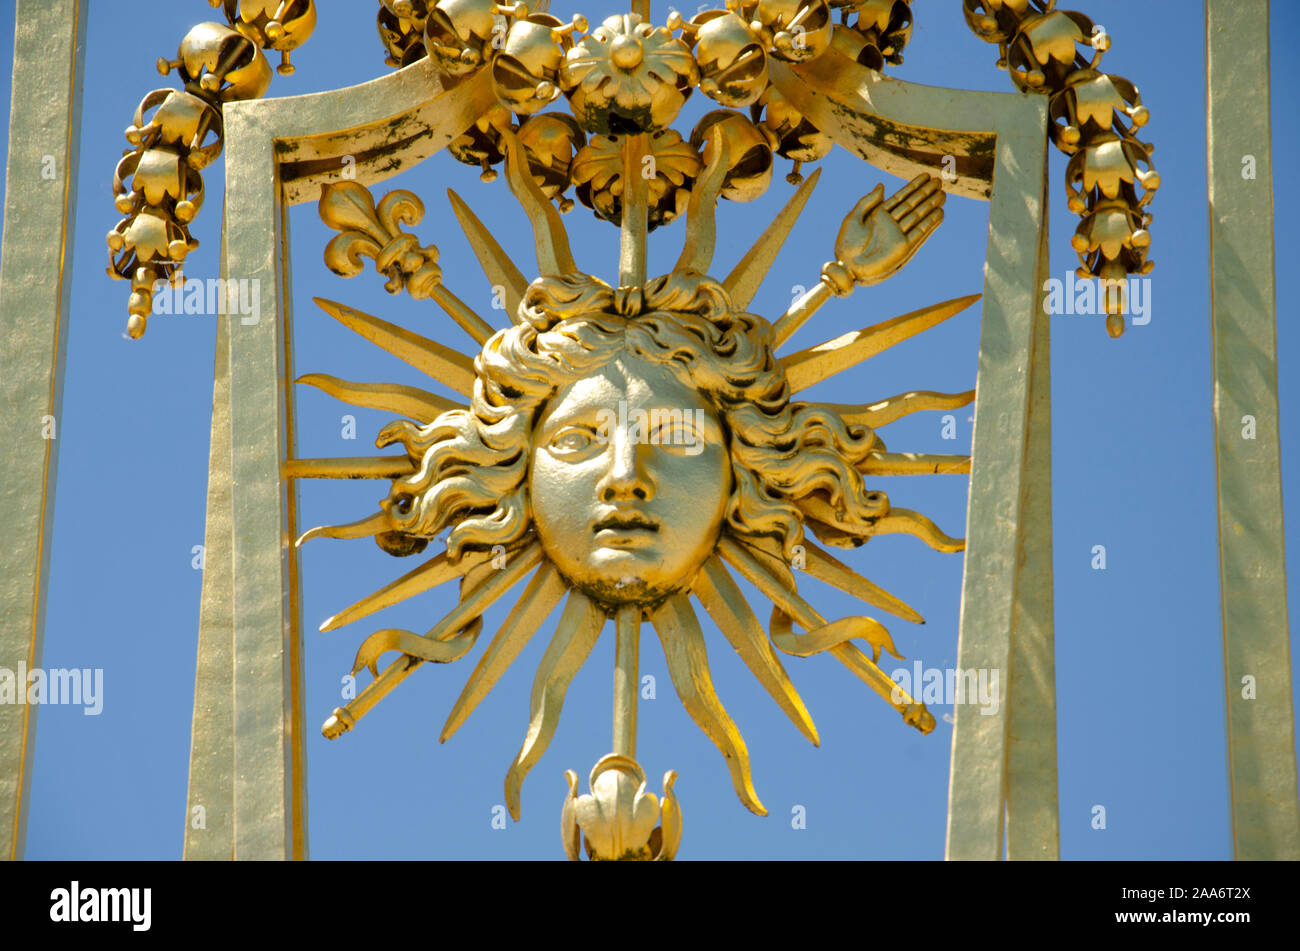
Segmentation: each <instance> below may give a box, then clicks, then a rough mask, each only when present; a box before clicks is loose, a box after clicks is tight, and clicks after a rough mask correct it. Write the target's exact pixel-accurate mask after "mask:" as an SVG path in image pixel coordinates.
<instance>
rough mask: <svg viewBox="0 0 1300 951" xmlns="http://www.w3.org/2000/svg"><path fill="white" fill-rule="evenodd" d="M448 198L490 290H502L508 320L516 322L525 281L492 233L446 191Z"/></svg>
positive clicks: (454, 196) (460, 201) (452, 192)
mask: <svg viewBox="0 0 1300 951" xmlns="http://www.w3.org/2000/svg"><path fill="white" fill-rule="evenodd" d="M447 197H448V198H450V199H451V210H452V211H453V212H455V214H456V220H457V221H459V222H460V227H461V230H462V231H464V232H465V237H466V238H467V239H468V240H469V246H470V247H471V248H473V250H474V255H475V257H477V258H478V262H479V266H480V267H482V268H483V273H484V274H486V275H487V279H488V281H489V282H490V283H491V284H492V286H493V287H500V288H501V289H502V293H503V296H504V297H505V300H504V301H503V303H504V304H505V307H506V313H507V314H508V315H509V317H510V321H511V322H512V323H516V324H517V323H519V321H520V320H521V319H522V318H521V317H520V316H519V302H520V301H521V300H523V299H524V291H526V290H527V289H528V279H527V278H525V277H524V276H523V274H521V273H520V272H519V268H517V267H515V262H514V261H512V260H510V256H509V255H507V254H506V252H505V251H504V250H502V248H501V245H499V244H497V239H496V238H494V237H492V232H490V231H488V229H487V226H486V225H484V224H483V222H482V221H480V220H479V218H478V216H477V215H476V214H474V212H473V211H471V210H470V207H469V205H467V204H465V200H464V199H463V198H461V197H460V196H459V195H457V194H456V193H455V192H454V191H452V190H451V189H450V188H449V189H447Z"/></svg>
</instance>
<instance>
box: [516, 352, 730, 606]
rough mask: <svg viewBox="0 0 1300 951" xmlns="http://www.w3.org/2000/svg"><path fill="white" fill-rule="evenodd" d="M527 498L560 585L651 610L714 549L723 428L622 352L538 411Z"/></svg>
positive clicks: (692, 391)
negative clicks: (562, 582)
mask: <svg viewBox="0 0 1300 951" xmlns="http://www.w3.org/2000/svg"><path fill="white" fill-rule="evenodd" d="M679 372H680V371H679ZM528 495H529V499H530V501H531V504H532V508H533V518H534V521H535V523H536V527H537V534H538V537H539V538H540V539H541V543H542V551H544V552H545V553H546V556H547V557H548V558H549V559H550V560H551V561H552V562H553V563H554V564H555V566H556V567H557V568H558V569H559V571H560V574H561V575H563V576H564V578H565V579H566V580H567V581H568V582H569V583H570V584H573V585H574V586H576V587H578V588H580V589H582V590H583V591H584V592H586V593H587V594H588V595H589V596H591V597H593V598H596V599H597V600H599V601H601V602H602V603H606V604H612V605H616V604H620V603H624V602H634V603H640V604H652V603H654V602H656V601H659V600H662V599H663V598H664V597H666V596H667V595H668V594H670V593H672V592H674V591H678V590H682V589H683V588H685V587H687V586H689V584H690V581H691V579H692V578H693V577H694V576H695V572H696V571H698V570H699V567H700V565H701V564H703V562H704V559H705V558H707V557H708V556H709V555H710V554H711V553H712V551H713V548H714V546H715V545H716V544H717V539H718V531H719V529H720V527H721V525H722V519H723V515H724V514H725V512H726V505H727V501H728V499H729V498H730V496H731V469H730V466H729V458H728V453H727V447H726V442H725V436H724V433H723V427H722V422H721V420H720V419H719V418H718V415H717V413H716V411H715V410H714V408H713V406H712V405H711V404H710V402H709V400H708V399H707V398H706V397H705V396H704V395H703V394H701V393H700V391H699V389H698V388H697V387H696V386H695V385H694V384H693V383H691V382H690V381H689V379H688V380H683V379H680V378H679V376H678V375H677V374H674V373H673V372H671V371H670V370H669V369H667V366H666V365H664V364H656V363H652V362H650V361H648V360H646V359H645V358H643V357H639V356H637V355H636V354H634V353H624V354H622V355H620V356H619V357H616V358H615V359H614V360H612V361H610V362H609V363H607V364H605V365H604V366H603V367H601V368H600V369H599V370H598V371H597V372H596V373H595V374H593V375H591V376H586V377H583V378H581V379H578V380H574V381H573V382H572V383H570V384H568V385H567V386H565V387H564V388H563V389H562V390H560V392H558V393H557V394H556V395H555V397H554V398H553V399H552V400H551V401H550V403H549V404H548V405H547V406H546V408H545V409H544V411H543V412H542V415H541V418H540V419H539V420H538V423H537V429H536V430H535V432H534V434H533V448H532V458H531V460H530V464H529V480H528Z"/></svg>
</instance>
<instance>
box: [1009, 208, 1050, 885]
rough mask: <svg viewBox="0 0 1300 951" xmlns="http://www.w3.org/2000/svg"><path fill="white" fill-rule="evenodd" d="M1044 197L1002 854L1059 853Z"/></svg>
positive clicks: (1037, 855) (1031, 856)
mask: <svg viewBox="0 0 1300 951" xmlns="http://www.w3.org/2000/svg"><path fill="white" fill-rule="evenodd" d="M1048 239H1049V234H1048V227H1047V203H1046V199H1044V204H1043V221H1042V231H1041V232H1040V241H1041V242H1042V246H1041V247H1040V249H1039V255H1038V264H1039V273H1038V281H1037V286H1038V289H1039V295H1038V306H1037V307H1036V308H1035V310H1034V343H1033V351H1032V353H1033V355H1032V357H1031V359H1030V364H1029V423H1028V431H1027V433H1026V436H1025V440H1026V446H1025V468H1024V472H1025V474H1024V479H1025V486H1024V493H1025V496H1024V502H1023V504H1022V509H1021V523H1022V525H1023V527H1022V529H1021V533H1020V557H1019V560H1018V562H1017V564H1018V568H1017V570H1016V600H1015V604H1014V606H1013V608H1012V612H1013V613H1012V621H1011V670H1010V678H1011V680H1010V684H1009V686H1008V689H1007V699H1008V702H1009V703H1010V704H1011V709H1010V711H1009V720H1008V723H1007V858H1009V859H1038V860H1050V861H1054V860H1056V859H1059V858H1060V857H1061V827H1060V825H1061V824H1060V810H1059V798H1060V794H1059V784H1058V781H1057V753H1056V633H1055V624H1054V615H1053V612H1054V608H1055V600H1054V598H1053V590H1054V580H1055V579H1054V578H1053V574H1052V376H1051V356H1052V351H1051V336H1050V328H1051V322H1052V318H1051V316H1050V315H1048V314H1047V313H1046V312H1045V310H1044V308H1043V298H1044V294H1043V287H1044V286H1045V282H1046V281H1047V278H1048V277H1049V276H1050V275H1049V273H1048V263H1049V261H1050V254H1049V245H1048Z"/></svg>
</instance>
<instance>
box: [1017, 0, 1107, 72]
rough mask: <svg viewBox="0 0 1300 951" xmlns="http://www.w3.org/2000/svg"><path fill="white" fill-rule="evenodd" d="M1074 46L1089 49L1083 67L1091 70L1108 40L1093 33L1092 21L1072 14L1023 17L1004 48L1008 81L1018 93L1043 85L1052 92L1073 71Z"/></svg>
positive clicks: (1080, 14) (1063, 11) (1061, 12)
mask: <svg viewBox="0 0 1300 951" xmlns="http://www.w3.org/2000/svg"><path fill="white" fill-rule="evenodd" d="M1076 44H1081V45H1083V46H1089V47H1091V48H1092V50H1093V54H1092V59H1091V60H1090V61H1089V62H1088V64H1087V68H1089V69H1092V68H1094V67H1096V65H1097V63H1098V62H1100V61H1101V55H1102V53H1104V52H1106V50H1107V49H1109V48H1110V38H1109V37H1108V36H1107V35H1106V34H1105V33H1103V32H1101V31H1094V28H1093V22H1092V20H1090V19H1088V18H1087V17H1086V16H1084V15H1083V14H1082V13H1076V12H1074V11H1073V10H1052V11H1051V12H1049V13H1043V14H1039V15H1037V16H1030V17H1026V18H1025V19H1024V20H1022V21H1021V23H1020V32H1019V33H1017V34H1016V37H1015V39H1013V40H1012V41H1011V44H1010V46H1009V47H1008V48H1007V67H1008V69H1009V71H1010V73H1011V79H1012V81H1013V82H1014V83H1015V84H1016V85H1017V86H1018V87H1019V88H1020V89H1022V90H1026V89H1037V88H1040V87H1042V86H1044V85H1047V86H1049V87H1050V88H1055V87H1056V86H1057V85H1058V84H1059V83H1061V82H1063V81H1064V77H1065V74H1066V73H1068V72H1069V71H1071V70H1073V68H1074V57H1075V45H1076Z"/></svg>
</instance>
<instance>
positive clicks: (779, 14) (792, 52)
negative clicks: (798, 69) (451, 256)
mask: <svg viewBox="0 0 1300 951" xmlns="http://www.w3.org/2000/svg"><path fill="white" fill-rule="evenodd" d="M737 6H738V7H739V9H740V10H741V12H742V13H744V14H745V15H747V16H748V17H749V18H750V26H751V27H752V28H753V29H754V30H756V31H758V33H759V34H761V35H762V37H763V39H764V41H765V42H766V43H767V44H768V48H769V49H770V50H771V52H772V55H773V56H776V57H779V58H780V59H783V60H786V61H787V62H790V63H806V62H808V61H809V60H811V59H816V58H817V57H818V56H821V55H822V53H825V52H826V51H827V50H828V49H830V45H831V25H832V24H831V9H830V6H829V5H828V4H827V2H826V0H757V2H754V0H742V2H740V3H738V4H737Z"/></svg>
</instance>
